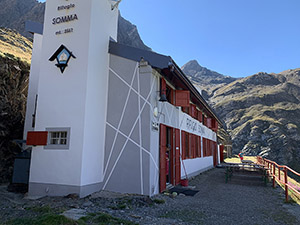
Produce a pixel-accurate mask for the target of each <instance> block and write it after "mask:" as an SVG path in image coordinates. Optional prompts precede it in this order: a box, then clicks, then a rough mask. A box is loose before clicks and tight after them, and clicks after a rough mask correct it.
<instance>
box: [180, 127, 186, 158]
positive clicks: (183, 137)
mask: <svg viewBox="0 0 300 225" xmlns="http://www.w3.org/2000/svg"><path fill="white" fill-rule="evenodd" d="M181 150H182V151H181V152H182V153H181V156H182V159H185V151H186V149H185V132H184V131H181Z"/></svg>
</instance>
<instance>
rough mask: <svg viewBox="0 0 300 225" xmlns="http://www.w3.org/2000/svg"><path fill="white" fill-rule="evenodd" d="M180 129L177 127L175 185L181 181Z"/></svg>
mask: <svg viewBox="0 0 300 225" xmlns="http://www.w3.org/2000/svg"><path fill="white" fill-rule="evenodd" d="M180 179H181V170H180V130H179V129H175V185H178V184H179V183H180Z"/></svg>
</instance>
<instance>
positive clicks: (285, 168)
mask: <svg viewBox="0 0 300 225" xmlns="http://www.w3.org/2000/svg"><path fill="white" fill-rule="evenodd" d="M287 172H288V170H287V167H286V166H285V167H284V184H285V185H284V186H285V201H286V202H288V201H289V188H288V186H287V184H288V176H287Z"/></svg>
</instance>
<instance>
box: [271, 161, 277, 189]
mask: <svg viewBox="0 0 300 225" xmlns="http://www.w3.org/2000/svg"><path fill="white" fill-rule="evenodd" d="M272 165H273V168H272V170H273V188H275V187H276V182H275V177H276V174H275V163H272Z"/></svg>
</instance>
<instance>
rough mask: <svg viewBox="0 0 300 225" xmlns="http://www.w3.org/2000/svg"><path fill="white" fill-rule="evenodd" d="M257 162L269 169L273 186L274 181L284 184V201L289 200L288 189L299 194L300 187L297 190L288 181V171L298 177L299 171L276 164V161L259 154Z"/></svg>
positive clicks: (274, 185) (274, 184)
mask: <svg viewBox="0 0 300 225" xmlns="http://www.w3.org/2000/svg"><path fill="white" fill-rule="evenodd" d="M257 163H258V164H262V165H265V166H266V167H267V168H268V169H269V175H270V176H271V177H272V178H273V187H274V188H275V187H276V181H277V182H278V183H280V184H282V185H284V188H285V201H286V202H288V201H289V189H290V190H292V191H293V192H294V193H295V194H296V195H298V196H300V189H299V190H297V189H296V188H297V187H296V186H294V185H292V183H290V182H289V181H288V171H289V172H291V173H293V174H294V175H296V176H299V177H300V173H298V172H296V171H295V170H293V169H291V168H289V167H288V166H282V165H278V164H277V163H276V162H273V161H271V160H268V159H264V158H262V157H261V156H257Z"/></svg>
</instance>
